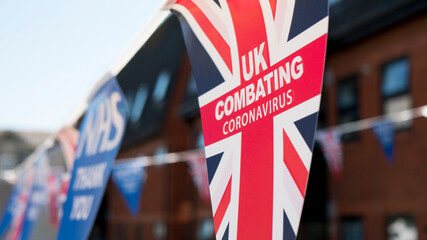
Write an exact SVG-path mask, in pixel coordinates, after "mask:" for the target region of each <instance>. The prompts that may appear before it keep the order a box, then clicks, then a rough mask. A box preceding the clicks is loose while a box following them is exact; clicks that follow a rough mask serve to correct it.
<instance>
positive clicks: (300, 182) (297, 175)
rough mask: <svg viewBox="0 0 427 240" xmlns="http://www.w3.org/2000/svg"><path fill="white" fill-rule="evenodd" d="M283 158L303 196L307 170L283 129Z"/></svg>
mask: <svg viewBox="0 0 427 240" xmlns="http://www.w3.org/2000/svg"><path fill="white" fill-rule="evenodd" d="M283 158H284V162H285V165H286V167H287V168H288V169H289V172H290V173H291V176H292V178H293V179H294V181H295V183H296V185H297V187H298V189H299V191H300V192H301V195H302V196H303V197H305V188H306V186H307V178H308V171H307V169H306V168H305V166H304V163H303V162H302V161H301V158H300V156H299V155H298V153H297V151H296V150H295V148H294V146H293V145H292V143H291V141H290V140H289V137H288V135H287V134H286V132H285V130H283Z"/></svg>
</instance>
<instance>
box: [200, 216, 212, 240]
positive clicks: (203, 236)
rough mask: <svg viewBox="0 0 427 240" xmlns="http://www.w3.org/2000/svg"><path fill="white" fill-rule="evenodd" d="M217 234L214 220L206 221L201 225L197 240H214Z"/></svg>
mask: <svg viewBox="0 0 427 240" xmlns="http://www.w3.org/2000/svg"><path fill="white" fill-rule="evenodd" d="M214 234H215V227H214V223H213V221H212V219H204V220H203V221H202V222H201V223H199V227H198V230H197V239H200V240H208V239H212V238H213V237H214Z"/></svg>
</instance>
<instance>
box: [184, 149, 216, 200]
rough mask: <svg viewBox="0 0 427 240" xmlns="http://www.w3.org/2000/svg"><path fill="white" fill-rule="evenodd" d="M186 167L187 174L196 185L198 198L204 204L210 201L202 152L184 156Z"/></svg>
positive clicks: (204, 159)
mask: <svg viewBox="0 0 427 240" xmlns="http://www.w3.org/2000/svg"><path fill="white" fill-rule="evenodd" d="M185 159H186V160H187V161H186V162H187V165H188V173H189V174H190V176H191V178H192V179H193V182H194V185H196V187H197V190H198V192H199V194H200V197H201V198H202V199H203V201H204V202H205V203H206V204H209V203H210V201H211V198H210V195H209V177H208V167H207V165H206V158H205V155H204V154H203V152H200V151H199V152H192V153H188V154H186V155H185Z"/></svg>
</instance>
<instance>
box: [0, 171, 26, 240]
mask: <svg viewBox="0 0 427 240" xmlns="http://www.w3.org/2000/svg"><path fill="white" fill-rule="evenodd" d="M23 179H24V178H23V177H21V178H19V179H18V182H17V183H15V184H14V186H13V189H12V193H11V194H10V196H9V200H8V202H7V204H6V207H5V212H4V213H3V218H2V220H1V223H0V238H2V236H3V234H4V233H5V232H6V231H7V230H8V228H9V226H10V224H11V222H12V221H13V219H14V216H15V215H16V214H17V213H18V212H19V211H20V210H19V209H22V206H21V204H20V202H19V200H20V198H22V196H23V195H22V192H23V188H24V184H23V183H24V181H23Z"/></svg>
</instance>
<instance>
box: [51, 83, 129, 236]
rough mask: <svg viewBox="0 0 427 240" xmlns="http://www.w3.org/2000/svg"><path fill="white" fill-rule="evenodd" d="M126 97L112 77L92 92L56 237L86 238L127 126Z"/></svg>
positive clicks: (82, 124)
mask: <svg viewBox="0 0 427 240" xmlns="http://www.w3.org/2000/svg"><path fill="white" fill-rule="evenodd" d="M126 109H127V107H126V100H125V96H124V95H123V93H122V91H121V90H120V88H119V85H118V83H117V81H116V79H115V78H111V79H110V80H108V81H106V82H105V83H104V84H103V85H102V86H100V88H99V89H98V90H97V91H96V93H95V94H94V95H93V97H92V99H91V100H90V103H89V106H88V109H87V111H86V114H85V116H84V118H83V121H82V123H81V125H80V129H79V133H80V136H79V140H78V143H77V150H76V154H75V161H74V166H73V170H72V173H71V180H70V185H69V188H68V194H67V200H66V202H65V204H64V210H63V216H62V220H61V223H60V227H59V233H58V237H57V238H58V239H61V240H63V239H87V238H88V236H89V233H90V230H91V229H92V224H93V223H94V221H95V217H96V214H97V212H98V209H99V206H100V204H101V200H102V196H103V194H104V190H105V187H106V184H107V182H108V178H109V176H110V172H111V168H112V165H113V162H114V159H115V158H116V155H117V152H118V150H119V147H120V144H121V141H122V138H123V134H124V130H125V127H126V120H127V114H126Z"/></svg>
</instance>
